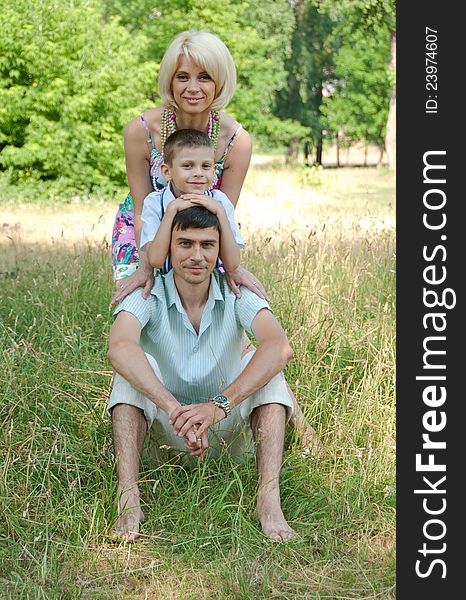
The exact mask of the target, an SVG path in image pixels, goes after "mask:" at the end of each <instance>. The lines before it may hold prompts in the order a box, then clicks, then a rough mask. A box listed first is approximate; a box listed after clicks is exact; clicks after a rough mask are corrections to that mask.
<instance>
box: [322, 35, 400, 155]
mask: <svg viewBox="0 0 466 600" xmlns="http://www.w3.org/2000/svg"><path fill="white" fill-rule="evenodd" d="M389 35H390V34H389V32H388V30H387V29H386V28H383V29H379V30H377V32H375V33H374V34H373V35H371V36H363V35H362V34H356V35H354V36H353V39H352V41H351V43H350V44H345V45H344V46H342V47H341V48H340V50H339V52H338V54H337V55H336V56H335V72H334V78H335V79H334V89H333V90H332V93H331V95H328V96H326V97H324V99H323V103H322V114H323V116H324V122H325V126H326V129H327V130H328V133H329V135H330V136H332V137H333V136H336V135H337V134H339V136H340V137H343V139H344V140H345V141H346V143H348V142H351V141H358V140H361V139H363V138H364V139H365V140H366V141H367V142H375V143H376V144H378V145H379V146H382V147H383V145H384V138H385V126H386V123H387V117H388V108H389V102H390V88H391V82H390V74H389V68H388V62H387V57H388V56H389V53H390V39H389Z"/></svg>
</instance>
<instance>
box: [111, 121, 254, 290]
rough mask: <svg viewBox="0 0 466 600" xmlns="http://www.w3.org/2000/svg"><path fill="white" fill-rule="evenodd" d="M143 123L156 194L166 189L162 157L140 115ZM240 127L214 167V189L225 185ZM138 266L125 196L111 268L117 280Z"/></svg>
mask: <svg viewBox="0 0 466 600" xmlns="http://www.w3.org/2000/svg"><path fill="white" fill-rule="evenodd" d="M140 118H141V123H142V125H143V127H144V128H145V130H146V131H147V135H148V140H147V142H148V143H150V144H151V150H150V159H149V173H150V180H151V183H152V188H153V190H154V191H158V190H161V189H163V188H164V187H165V186H166V185H167V183H168V182H167V181H166V179H165V178H164V177H163V175H162V173H161V172H160V166H161V165H162V163H163V156H162V154H161V153H160V152H159V151H158V150H157V148H156V147H155V146H154V142H153V140H152V134H151V132H150V130H149V127H148V126H147V123H146V121H145V119H144V116H143V115H141V117H140ZM241 129H242V126H241V125H240V126H239V127H238V129H237V130H236V131H235V133H234V134H233V135H232V136H231V138H230V140H229V142H228V144H227V146H226V148H225V150H224V152H223V154H222V156H221V158H220V160H219V161H218V162H217V163H216V164H215V169H216V181H215V184H214V186H213V188H214V189H219V188H220V184H221V182H222V171H223V168H224V166H225V159H226V157H227V155H228V152H229V151H230V148H231V147H232V145H233V143H234V141H235V139H236V137H237V136H238V134H239V132H240V131H241ZM138 263H139V252H138V249H137V246H136V241H135V239H134V204H133V198H132V196H131V194H128V195H127V196H126V199H125V201H124V202H122V203H121V204H120V205H119V207H118V212H117V214H116V218H115V224H114V226H113V233H112V265H113V277H114V279H115V280H118V279H123V278H125V277H129V276H130V275H131V274H132V273H134V271H135V270H136V269H137V266H138Z"/></svg>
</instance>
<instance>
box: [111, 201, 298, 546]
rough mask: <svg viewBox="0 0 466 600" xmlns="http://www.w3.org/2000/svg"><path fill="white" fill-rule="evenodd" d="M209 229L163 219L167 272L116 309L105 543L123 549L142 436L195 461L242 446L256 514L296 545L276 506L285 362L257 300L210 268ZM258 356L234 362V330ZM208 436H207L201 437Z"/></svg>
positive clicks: (272, 323) (203, 222)
mask: <svg viewBox="0 0 466 600" xmlns="http://www.w3.org/2000/svg"><path fill="white" fill-rule="evenodd" d="M219 231H220V224H219V221H218V219H217V217H216V216H215V215H214V214H212V213H211V212H209V211H208V210H207V209H206V208H205V207H197V206H196V207H191V208H188V209H186V210H182V211H180V212H178V213H177V214H176V216H175V218H174V220H173V229H172V238H171V243H170V258H171V263H172V266H173V269H172V270H171V271H170V272H169V273H168V274H167V275H158V276H157V277H156V280H155V283H154V287H153V289H152V292H151V296H150V297H149V298H148V299H147V300H144V299H143V298H142V297H141V290H135V291H134V292H133V293H132V294H130V295H129V296H128V297H127V298H125V299H124V300H123V302H122V303H121V304H120V305H119V307H118V308H117V310H116V311H115V314H116V319H115V321H114V323H113V325H112V328H111V331H110V339H109V352H108V357H109V360H110V362H111V363H112V365H113V367H114V368H115V371H116V372H117V374H116V376H115V381H114V385H113V390H112V394H111V396H110V400H109V406H108V409H109V411H110V412H111V417H112V425H113V438H114V446H115V453H116V457H117V475H118V494H119V496H118V507H119V513H120V514H119V518H118V520H117V522H116V524H115V527H114V534H115V536H116V537H118V538H120V539H124V540H127V541H133V540H134V539H136V537H137V536H138V533H139V524H140V521H141V520H142V518H143V513H142V511H141V508H140V499H139V489H138V485H137V482H138V476H139V462H140V457H141V452H142V449H143V444H144V438H145V436H146V433H147V432H148V431H149V432H150V434H151V440H152V441H154V442H155V452H156V453H158V450H159V449H160V447H161V446H162V447H166V446H168V447H175V448H179V449H180V450H183V449H188V451H189V452H190V454H191V455H192V456H197V457H198V458H201V457H202V456H203V455H204V453H205V452H206V450H207V447H208V446H210V452H212V453H213V454H215V453H218V452H219V451H220V449H221V448H220V445H224V446H226V447H227V448H228V449H229V451H230V452H231V453H232V455H233V456H235V457H237V458H241V456H242V455H244V454H245V453H247V452H248V450H249V448H250V447H251V433H252V436H253V438H254V441H255V452H256V460H257V467H258V473H259V492H258V496H257V514H258V517H259V519H260V523H261V527H262V531H263V532H264V534H265V535H266V536H267V537H269V538H270V539H273V540H275V541H285V540H289V539H291V538H293V537H295V535H296V534H295V532H294V531H293V530H292V529H291V527H290V526H289V525H288V523H287V522H286V520H285V517H284V515H283V512H282V510H281V506H280V488H279V475H280V469H281V462H282V454H283V444H284V430H285V424H286V421H287V418H289V416H290V414H291V413H292V410H293V401H292V399H291V397H290V395H289V394H288V391H287V387H286V382H285V380H284V378H283V374H282V373H281V371H282V370H283V368H284V367H285V365H286V364H287V362H288V360H289V359H290V357H291V355H292V351H291V348H290V345H289V343H288V340H287V338H286V335H285V333H284V331H283V329H282V328H281V326H280V324H279V323H278V321H277V320H276V319H275V317H274V316H273V314H272V312H271V311H270V308H269V306H268V304H267V302H266V301H265V300H262V299H261V298H259V297H258V296H256V295H255V294H253V293H252V292H250V291H249V290H247V289H244V288H243V289H242V295H241V298H240V299H237V298H236V296H235V294H234V293H233V292H232V291H231V290H230V288H229V287H228V285H227V283H226V281H225V277H224V276H223V274H221V273H219V271H218V270H217V269H216V270H215V271H214V267H215V265H216V263H217V257H218V254H219ZM245 329H246V330H247V331H249V332H250V333H253V335H254V336H255V338H256V340H257V342H258V348H257V350H256V351H255V352H249V353H248V354H246V355H245V357H243V358H242V356H241V354H242V336H243V333H244V330H245ZM209 431H214V432H215V434H214V435H211V436H208V433H209Z"/></svg>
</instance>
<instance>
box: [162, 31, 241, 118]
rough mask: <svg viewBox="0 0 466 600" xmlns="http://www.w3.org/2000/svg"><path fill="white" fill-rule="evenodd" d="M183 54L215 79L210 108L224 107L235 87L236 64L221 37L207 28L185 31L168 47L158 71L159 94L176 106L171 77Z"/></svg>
mask: <svg viewBox="0 0 466 600" xmlns="http://www.w3.org/2000/svg"><path fill="white" fill-rule="evenodd" d="M182 56H184V57H186V58H187V59H190V60H192V61H194V62H195V63H196V64H197V65H198V66H199V67H200V68H201V69H203V70H204V71H205V72H206V73H208V74H209V75H210V77H211V78H212V80H213V81H214V82H215V99H214V101H213V102H212V106H211V110H221V109H222V108H225V106H226V105H227V104H228V102H229V101H230V99H231V97H232V96H233V93H234V91H235V88H236V67H235V63H234V60H233V57H232V56H231V54H230V51H229V50H228V48H227V47H226V46H225V44H224V43H223V42H222V40H221V39H220V38H219V37H217V36H216V35H214V34H213V33H209V32H208V31H182V32H181V33H179V34H178V35H177V36H176V37H175V38H174V39H173V41H172V42H171V44H170V45H169V46H168V48H167V50H166V52H165V54H164V56H163V58H162V62H161V63H160V70H159V94H160V97H161V98H162V102H163V104H164V106H167V107H173V108H177V106H176V103H175V100H174V98H173V93H172V80H173V75H174V74H175V72H176V70H177V68H178V62H179V59H180V57H182Z"/></svg>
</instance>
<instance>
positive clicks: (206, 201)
mask: <svg viewBox="0 0 466 600" xmlns="http://www.w3.org/2000/svg"><path fill="white" fill-rule="evenodd" d="M181 198H182V199H183V200H184V201H185V202H189V203H190V206H204V208H207V210H209V211H210V212H211V213H213V214H214V215H217V217H218V216H220V215H219V212H221V211H223V212H224V213H225V214H226V212H225V209H224V207H223V205H222V203H221V202H217V200H214V199H213V198H211V197H210V196H206V195H205V194H182V195H181V196H180V199H181ZM185 208H188V207H187V206H186V207H185Z"/></svg>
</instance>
